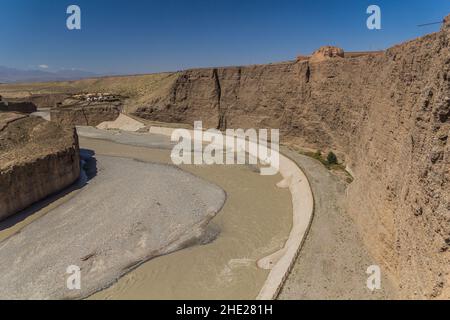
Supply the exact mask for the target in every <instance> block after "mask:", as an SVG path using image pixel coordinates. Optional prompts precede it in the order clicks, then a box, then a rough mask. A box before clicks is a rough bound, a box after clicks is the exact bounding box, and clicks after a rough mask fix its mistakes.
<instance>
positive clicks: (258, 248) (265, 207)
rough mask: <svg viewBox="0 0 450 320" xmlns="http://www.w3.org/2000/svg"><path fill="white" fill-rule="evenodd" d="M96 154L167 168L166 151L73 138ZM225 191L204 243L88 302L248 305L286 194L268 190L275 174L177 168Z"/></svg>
mask: <svg viewBox="0 0 450 320" xmlns="http://www.w3.org/2000/svg"><path fill="white" fill-rule="evenodd" d="M80 147H81V148H85V149H90V150H94V151H95V153H96V154H99V155H106V156H118V157H125V158H133V159H137V160H140V161H147V162H157V163H167V164H169V163H171V160H170V150H164V149H150V148H147V147H137V146H131V145H125V144H118V143H115V142H110V141H105V140H96V139H87V138H83V137H80ZM181 168H182V169H183V170H186V171H188V172H191V173H193V174H195V175H197V176H199V177H201V178H203V179H205V180H208V181H210V182H213V183H215V184H216V185H218V186H220V187H221V188H222V189H224V190H225V191H226V193H227V201H226V203H225V206H224V208H223V209H222V210H221V211H220V212H219V213H218V214H217V216H216V217H215V218H214V219H213V220H212V222H211V224H210V227H209V232H210V233H211V234H217V236H216V238H215V239H214V240H213V241H212V242H209V243H207V244H203V245H195V246H192V247H189V248H187V249H183V250H180V251H177V252H174V253H171V254H168V255H165V256H161V257H157V258H154V259H152V260H149V261H147V262H145V263H144V264H142V265H141V266H140V267H138V268H136V269H134V270H133V271H131V272H130V273H128V274H127V275H125V276H124V277H122V278H120V279H119V280H118V282H117V283H115V284H114V285H112V286H111V287H109V288H107V289H105V290H103V291H100V292H98V293H96V294H94V295H93V296H91V297H89V299H254V298H256V296H257V295H258V293H259V290H260V289H261V287H262V286H263V283H264V281H265V280H266V278H267V276H268V273H269V272H268V271H267V270H262V269H259V268H258V267H257V266H256V261H257V260H259V259H260V258H263V257H265V256H267V255H269V254H271V253H273V252H275V251H277V250H279V249H281V248H282V247H283V246H284V243H285V241H286V240H287V238H288V235H289V232H290V230H291V227H292V204H291V196H290V193H289V191H288V190H287V189H280V188H277V187H276V183H278V182H279V181H280V180H282V177H281V176H280V175H276V176H261V175H260V174H259V173H258V172H256V171H255V170H254V168H252V167H250V166H246V165H231V166H220V165H212V166H208V165H202V166H197V165H196V166H188V165H183V166H181ZM76 193H77V192H76V191H73V192H69V193H68V194H67V195H66V196H64V197H61V198H59V199H57V200H55V201H53V202H50V203H49V204H48V205H47V206H45V207H43V208H42V209H40V210H38V211H37V212H36V213H34V214H33V215H31V216H29V217H27V218H26V219H24V220H22V221H20V222H19V223H17V224H14V225H13V226H11V227H9V228H3V229H2V230H1V231H0V241H1V240H3V239H5V238H6V237H8V236H10V235H11V234H13V233H15V232H17V231H18V230H20V229H21V228H23V227H24V226H25V225H27V224H29V223H31V222H32V221H33V220H35V219H37V218H39V217H40V216H42V215H44V214H46V213H48V212H51V209H53V208H54V207H55V206H57V205H59V204H61V203H62V202H64V201H67V200H69V199H70V198H71V197H74V196H76Z"/></svg>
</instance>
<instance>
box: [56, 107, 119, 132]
mask: <svg viewBox="0 0 450 320" xmlns="http://www.w3.org/2000/svg"><path fill="white" fill-rule="evenodd" d="M120 110H121V109H120V106H115V105H110V104H97V105H93V106H84V107H78V106H76V107H58V108H53V109H51V110H50V119H51V121H53V122H56V123H58V124H60V125H63V126H68V127H70V126H93V127H95V126H98V125H99V124H100V123H102V122H105V121H114V120H116V119H117V118H118V117H119V115H120Z"/></svg>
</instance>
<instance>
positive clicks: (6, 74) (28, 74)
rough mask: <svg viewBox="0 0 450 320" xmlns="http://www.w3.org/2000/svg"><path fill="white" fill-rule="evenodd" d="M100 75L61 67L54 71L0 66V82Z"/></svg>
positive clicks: (37, 80) (76, 78)
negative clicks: (61, 68)
mask: <svg viewBox="0 0 450 320" xmlns="http://www.w3.org/2000/svg"><path fill="white" fill-rule="evenodd" d="M98 76H101V75H99V74H95V73H92V72H87V71H81V70H72V69H63V70H59V71H56V72H50V71H43V70H21V69H15V68H8V67H2V66H0V83H17V82H48V81H69V80H79V79H83V78H93V77H98Z"/></svg>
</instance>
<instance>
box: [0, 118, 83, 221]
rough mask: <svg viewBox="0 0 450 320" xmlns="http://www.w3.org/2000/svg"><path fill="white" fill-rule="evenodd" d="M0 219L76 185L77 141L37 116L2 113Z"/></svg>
mask: <svg viewBox="0 0 450 320" xmlns="http://www.w3.org/2000/svg"><path fill="white" fill-rule="evenodd" d="M0 152H1V153H0V220H3V219H5V218H7V217H9V216H10V215H12V214H14V213H17V212H18V211H20V210H22V209H25V208H26V207H28V206H29V205H31V204H33V203H34V202H36V201H39V200H42V199H43V198H45V197H47V196H49V195H51V194H52V193H55V192H58V191H60V190H61V189H63V188H65V187H67V186H69V185H70V184H72V183H73V182H75V181H76V180H77V179H78V177H79V175H80V157H79V147H78V138H77V134H76V132H75V130H74V129H73V128H69V129H66V128H63V127H61V126H59V125H56V124H55V123H51V122H48V121H45V120H43V119H41V118H38V117H32V116H26V115H23V114H19V113H11V112H6V113H1V112H0Z"/></svg>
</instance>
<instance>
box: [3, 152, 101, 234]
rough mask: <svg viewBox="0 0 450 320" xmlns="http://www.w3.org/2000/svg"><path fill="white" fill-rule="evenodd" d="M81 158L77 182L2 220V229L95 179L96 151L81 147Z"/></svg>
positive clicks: (11, 225)
mask: <svg viewBox="0 0 450 320" xmlns="http://www.w3.org/2000/svg"><path fill="white" fill-rule="evenodd" d="M80 159H81V162H80V167H81V170H80V177H79V178H78V180H77V181H76V182H75V183H73V184H72V185H71V186H69V187H67V188H65V189H64V190H62V191H60V192H57V193H54V194H52V195H50V196H48V197H47V198H45V199H44V200H41V201H39V202H36V203H35V204H33V205H31V206H30V207H28V208H26V209H24V210H22V211H21V212H19V213H17V214H15V215H13V216H11V217H9V218H7V219H6V220H3V221H1V222H0V231H2V230H5V229H8V228H11V227H13V226H14V225H16V224H18V223H20V222H22V221H23V220H25V219H27V218H28V217H30V216H32V215H33V214H35V213H37V212H39V211H40V210H42V209H43V208H45V207H47V206H49V205H51V204H52V203H54V202H56V201H59V200H62V199H63V198H64V197H66V196H69V195H70V194H71V193H72V192H75V191H77V190H80V189H82V188H83V187H84V186H86V185H87V184H88V182H89V180H91V179H93V178H94V177H95V176H96V175H97V159H95V152H94V151H93V150H88V149H80ZM68 199H70V198H68ZM68 199H67V200H68ZM59 205H60V204H56V206H59ZM52 209H54V208H52ZM52 209H50V210H52Z"/></svg>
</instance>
